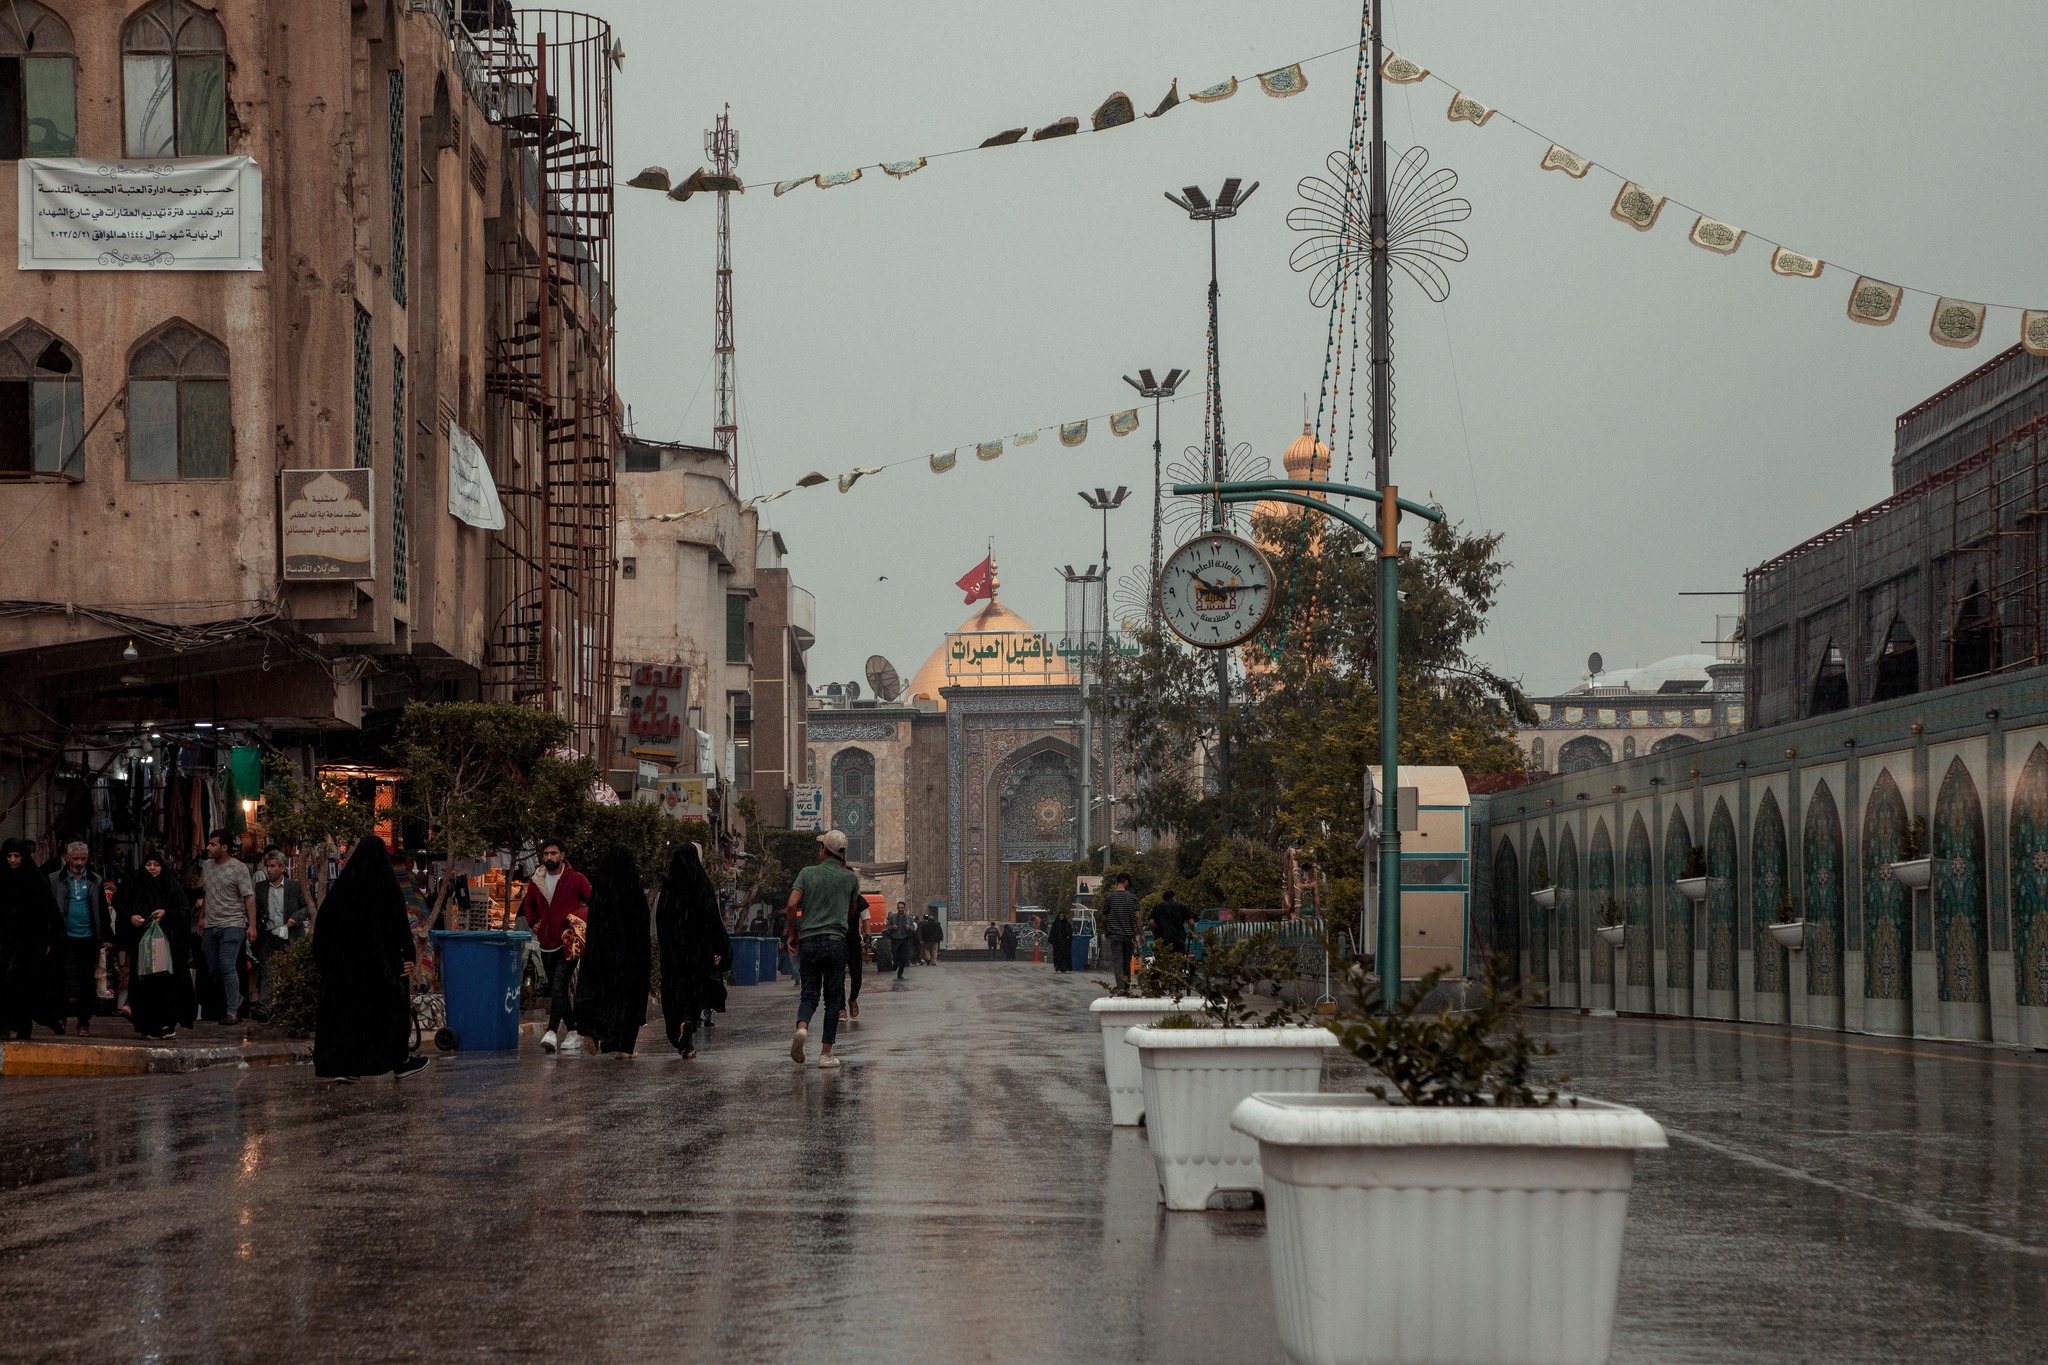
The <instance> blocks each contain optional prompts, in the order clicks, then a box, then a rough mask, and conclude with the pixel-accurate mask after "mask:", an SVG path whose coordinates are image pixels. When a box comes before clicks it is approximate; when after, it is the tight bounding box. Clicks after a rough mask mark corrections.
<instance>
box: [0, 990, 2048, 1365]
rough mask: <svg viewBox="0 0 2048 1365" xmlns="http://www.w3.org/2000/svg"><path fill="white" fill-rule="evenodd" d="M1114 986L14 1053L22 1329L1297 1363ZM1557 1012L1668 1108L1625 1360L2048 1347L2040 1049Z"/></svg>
mask: <svg viewBox="0 0 2048 1365" xmlns="http://www.w3.org/2000/svg"><path fill="white" fill-rule="evenodd" d="M1093 994H1094V987H1093V986H1092V985H1091V984H1090V982H1089V981H1088V979H1087V978H1084V977H1075V976H1055V975H1054V974H1053V973H1052V972H1051V971H1050V970H1049V969H1047V968H1044V967H1032V966H1029V965H1027V964H1022V963H1019V964H1016V965H1014V966H1013V965H1009V964H950V965H947V966H943V967H940V968H937V969H914V970H913V971H912V972H911V974H910V977H909V980H908V981H907V983H906V984H905V986H904V987H903V988H902V989H898V990H892V989H890V983H889V982H888V980H887V979H886V978H885V979H884V980H881V981H876V980H873V979H871V980H870V981H869V983H868V993H867V998H866V1000H865V1002H864V1003H865V1004H866V1006H867V1009H866V1017H865V1018H864V1019H863V1020H862V1023H861V1027H860V1028H859V1029H858V1030H857V1031H856V1032H854V1033H853V1034H852V1035H851V1037H850V1038H849V1039H848V1040H847V1042H846V1044H845V1048H844V1055H845V1058H846V1065H845V1067H844V1068H843V1069H842V1070H840V1071H838V1072H836V1073H832V1072H824V1073H821V1072H819V1071H817V1070H816V1069H815V1068H814V1067H807V1068H805V1069H804V1070H802V1071H799V1070H798V1069H797V1068H795V1067H794V1066H792V1065H791V1064H790V1062H789V1059H788V1056H787V1053H786V1047H787V1041H788V1031H787V1018H788V1014H789V1012H790V1010H791V1008H792V1006H793V1001H794V996H795V991H794V990H793V989H792V988H791V987H790V986H789V985H787V984H786V983H778V984H776V985H773V986H762V987H755V988H751V989H745V990H737V991H735V992H734V1002H735V1004H734V1011H733V1013H732V1014H730V1015H727V1016H725V1017H724V1022H723V1024H722V1025H721V1027H720V1028H718V1029H717V1030H715V1031H714V1032H713V1034H712V1035H711V1037H710V1040H709V1042H708V1044H707V1045H706V1046H705V1047H704V1049H703V1054H702V1056H700V1057H699V1058H698V1059H697V1060H695V1061H692V1062H683V1061H681V1060H680V1059H677V1058H674V1057H673V1056H664V1055H662V1053H663V1051H665V1045H664V1044H663V1042H662V1039H661V1036H660V1033H659V1030H658V1028H657V1027H656V1026H654V1025H650V1026H649V1028H648V1030H647V1031H646V1032H645V1033H644V1034H643V1035H642V1038H643V1043H642V1048H643V1052H642V1055H641V1056H640V1057H638V1058H636V1059H634V1060H632V1061H614V1060H607V1059H600V1058H596V1057H581V1058H560V1059H546V1058H543V1057H541V1056H539V1055H537V1054H535V1053H533V1052H532V1051H528V1052H526V1053H524V1054H522V1055H521V1056H519V1057H518V1058H516V1059H513V1058H483V1057H477V1056H469V1057H458V1058H455V1059H452V1060H451V1059H443V1060H441V1061H437V1063H436V1064H435V1065H434V1066H433V1067H432V1068H430V1069H429V1070H428V1071H427V1072H426V1073H425V1074H424V1075H423V1076H421V1077H419V1078H417V1079H414V1080H409V1081H406V1082H403V1083H399V1082H395V1081H390V1080H386V1081H381V1082H369V1083H365V1084H362V1085H358V1086H332V1085H327V1084H323V1083H321V1082H320V1081H318V1080H317V1079H316V1078H315V1077H314V1076H313V1075H312V1074H311V1070H310V1068H306V1067H276V1068H270V1069H266V1070H259V1071H241V1070H216V1071H208V1072H202V1073H199V1074H195V1075H189V1076H151V1077H137V1078H133V1079H122V1080H107V1081H98V1080H95V1081H86V1080H68V1079H40V1078H25V1079H16V1078H7V1079H5V1080H0V1210H4V1214H0V1302H5V1303H7V1304H8V1306H9V1307H8V1320H9V1329H10V1330H9V1331H8V1332H7V1333H6V1334H4V1335H0V1359H7V1360H13V1359H22V1360H29V1359H33V1360H39V1361H45V1360H81V1361H83V1360H90V1361H94V1362H103V1361H110V1360H131V1359H139V1358H145V1357H150V1358H160V1359H200V1360H215V1359H224V1360H230V1361H259V1360H264V1361H267V1360H275V1359H285V1358H295V1357H304V1358H312V1359H320V1360H379V1361H381V1360H394V1359H431V1360H445V1359H453V1358H474V1357H479V1356H488V1357H490V1358H492V1359H534V1360H549V1361H554V1360H561V1359H574V1360H579V1361H580V1360H591V1361H609V1360H661V1361H682V1360H691V1361H694V1360H707V1361H717V1362H720V1365H728V1363H737V1362H750V1361H798V1360H805V1361H808V1360H816V1361H888V1362H897V1361H911V1362H923V1361H931V1362H955V1361H1003V1362H1027V1361H1028V1362H1036V1361H1048V1362H1053V1361H1059V1362H1065V1361H1161V1362H1174V1363H1175V1365H1181V1363H1183V1362H1186V1363H1189V1365H1199V1363H1200V1362H1226V1361H1227V1362H1267V1361H1275V1360H1277V1359H1278V1353H1277V1351H1276V1350H1275V1349H1274V1346H1273V1328H1272V1306H1271V1298H1270V1288H1269V1282H1268V1277H1267V1270H1266V1249H1265V1241H1264V1219H1263V1215H1262V1214H1259V1213H1256V1212H1252V1213H1229V1214H1222V1213H1209V1214H1174V1215H1167V1214H1164V1213H1162V1212H1161V1211H1160V1210H1159V1209H1158V1207H1157V1205H1156V1202H1155V1199H1156V1196H1155V1187H1154V1184H1153V1179H1152V1171H1151V1163H1150V1158H1149V1156H1148V1155H1147V1153H1146V1150H1145V1146H1144V1138H1143V1135H1142V1133H1140V1132H1138V1131H1135V1130H1133V1131H1112V1130H1111V1129H1110V1128H1109V1127H1108V1125H1107V1123H1106V1109H1107V1102H1106V1099H1105V1097H1104V1095H1103V1091H1102V1082H1101V1073H1100V1062H1099V1053H1098V1051H1097V1042H1096V1037H1097V1035H1096V1033H1095V1030H1094V1027H1093V1021H1092V1020H1091V1019H1090V1017H1089V1016H1088V1014H1087V1013H1086V1003H1087V1001H1088V999H1090V998H1091V997H1092V995H1093ZM1539 1026H1540V1027H1541V1028H1543V1029H1545V1030H1547V1031H1550V1032H1553V1033H1554V1034H1555V1035H1556V1036H1557V1037H1558V1039H1559V1042H1560V1044H1561V1046H1563V1047H1564V1048H1565V1050H1566V1052H1567V1053H1568V1057H1567V1058H1566V1059H1565V1060H1566V1061H1567V1064H1568V1065H1569V1067H1570V1069H1571V1070H1572V1071H1573V1072H1574V1073H1575V1074H1576V1075H1579V1076H1581V1077H1583V1078H1585V1081H1586V1086H1585V1088H1586V1089H1587V1090H1588V1092H1590V1093H1595V1094H1601V1095H1606V1096H1611V1097H1614V1098H1620V1099H1628V1100H1634V1101H1637V1102H1640V1103H1643V1104H1644V1105H1645V1106H1646V1107H1648V1108H1650V1109H1651V1110H1652V1112H1653V1113H1656V1114H1658V1115H1659V1116H1660V1117H1662V1118H1664V1119H1666V1120H1667V1121H1668V1122H1669V1123H1670V1124H1671V1126H1672V1128H1673V1129H1674V1137H1675V1139H1676V1140H1675V1142H1674V1146H1673V1147H1672V1149H1671V1151H1670V1152H1668V1153H1666V1154H1662V1155H1657V1156H1652V1157H1649V1158H1646V1159H1645V1160H1644V1162H1643V1163H1642V1165H1641V1167H1640V1173H1639V1179H1638V1186H1637V1198H1636V1202H1635V1210H1634V1213H1635V1216H1634V1218H1633V1220H1632V1222H1631V1226H1630V1234H1629V1245H1628V1251H1627V1261H1626V1263H1625V1267H1624V1271H1623V1285H1622V1307H1621V1323H1620V1329H1619V1340H1618V1343H1617V1347H1616V1353H1615V1359H1616V1360H1617V1361H1624V1362H1653V1361H1654V1362H1664V1363H1667V1365H1668V1363H1669V1362H1684V1361H1701V1362H1706V1361H1717V1362H1718V1361H1742V1362H1763V1361H1769V1362H1778V1361H1784V1362H1791V1361H1829V1362H1836V1361H1841V1362H1848V1361H1893V1360H1898V1361H1907V1360H1910V1361H1932V1360H1952V1359H1953V1360H1964V1359H1994V1360H2003V1359H2010V1360H2019V1359H2032V1358H2038V1348H2039V1343H2040V1342H2041V1340H2042V1339H2043V1333H2044V1331H2048V1308H2044V1304H2048V1233H2044V1226H2048V1222H2044V1220H2048V1208H2044V1206H2043V1201H2044V1199H2048V1195H2044V1194H2043V1193H2042V1192H2041V1191H2042V1190H2044V1189H2048V1181H2043V1180H2041V1179H2040V1178H2038V1176H2039V1173H2038V1171H2037V1172H2034V1173H2033V1174H2032V1175H2029V1174H2028V1173H2027V1171H2028V1166H2029V1165H2030V1164H2038V1162H2037V1158H2038V1154H2039V1151H2040V1145H2039V1144H2040V1139H2039V1136H2038V1135H2039V1133H2040V1132H2041V1131H2042V1128H2041V1126H2040V1119H2041V1117H2042V1115H2043V1112H2044V1110H2048V1066H2044V1065H2042V1064H2040V1063H2039V1062H2038V1061H2036V1060H2035V1059H2032V1058H2030V1057H2025V1056H2020V1055H2016V1054H1993V1053H1987V1052H1979V1051H1976V1050H1973V1049H1962V1048H1931V1047H1927V1046H1924V1045H1900V1046H1898V1047H1892V1046H1891V1045H1890V1044H1886V1043H1881V1042H1879V1041H1877V1040H1854V1039H1850V1040H1845V1039H1841V1038H1838V1037H1834V1036H1828V1035H1790V1034H1787V1033H1786V1032H1784V1031H1781V1030H1772V1029H1758V1028H1754V1027H1750V1026H1727V1027H1716V1026H1706V1025H1696V1024H1664V1023H1659V1022H1654V1021H1637V1020H1597V1021H1596V1020H1583V1019H1579V1018H1577V1017H1575V1016H1574V1017H1561V1018H1555V1019H1544V1020H1541V1021H1539ZM1852 1048H1855V1049H1861V1050H1851V1049H1852ZM814 1051H815V1045H814ZM1361 1080H1362V1078H1361V1077H1360V1076H1359V1075H1358V1074H1357V1073H1356V1072H1354V1071H1350V1070H1348V1069H1346V1070H1344V1071H1342V1072H1340V1073H1338V1074H1335V1075H1333V1077H1332V1084H1333V1086H1338V1087H1343V1088H1354V1087H1355V1086H1357V1085H1358V1084H1359V1083H1360V1082H1361Z"/></svg>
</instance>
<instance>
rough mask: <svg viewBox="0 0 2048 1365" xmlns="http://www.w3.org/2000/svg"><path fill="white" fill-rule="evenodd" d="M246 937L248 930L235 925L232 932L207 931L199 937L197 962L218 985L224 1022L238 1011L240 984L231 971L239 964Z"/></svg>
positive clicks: (240, 1006) (233, 971) (240, 1005)
mask: <svg viewBox="0 0 2048 1365" xmlns="http://www.w3.org/2000/svg"><path fill="white" fill-rule="evenodd" d="M248 938H249V931H248V930H247V929H245V928H242V927H241V926H239V925H238V926H236V927H235V928H233V929H207V930H205V931H203V932H202V933H201V934H200V935H199V953H200V961H202V962H204V963H205V964H206V970H207V973H208V975H210V976H212V977H213V979H214V980H215V981H218V982H219V983H220V1002H221V1009H222V1010H224V1011H225V1013H224V1014H223V1015H222V1016H221V1017H222V1018H224V1019H232V1018H234V1017H235V1016H236V1015H237V1014H239V1013H241V1011H242V984H241V982H240V980H239V979H237V977H236V975H235V969H236V968H237V967H238V966H240V965H241V961H242V945H243V944H244V943H246V942H247V941H248Z"/></svg>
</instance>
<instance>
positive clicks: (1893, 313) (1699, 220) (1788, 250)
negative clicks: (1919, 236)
mask: <svg viewBox="0 0 2048 1365" xmlns="http://www.w3.org/2000/svg"><path fill="white" fill-rule="evenodd" d="M1380 75H1381V76H1383V77H1384V78H1385V79H1386V80H1388V81H1389V82H1392V83H1393V84H1396V85H1416V84H1419V83H1421V82H1423V81H1431V82H1434V83H1436V84H1437V85H1440V86H1442V87H1443V88H1444V89H1445V90H1448V91H1449V92H1450V97H1451V98H1450V104H1449V106H1448V107H1446V109H1445V110H1444V117H1445V118H1446V119H1448V120H1450V121H1451V122H1452V123H1468V124H1470V125H1472V126H1473V127H1474V128H1484V127H1485V126H1486V125H1487V124H1488V123H1490V122H1492V121H1493V119H1494V118H1495V117H1496V116H1498V117H1499V118H1500V119H1501V120H1502V121H1503V122H1505V123H1510V124H1513V125H1514V126H1515V127H1517V128H1519V129H1521V130H1522V131H1523V132H1524V133H1527V134H1529V135H1530V136H1531V137H1532V138H1534V139H1536V140H1537V141H1539V142H1541V143H1542V144H1543V147H1544V150H1543V154H1542V156H1541V157H1540V158H1539V159H1538V161H1537V163H1536V164H1537V168H1538V169H1539V170H1544V171H1556V172H1557V173H1559V174H1560V175H1564V176H1568V177H1570V178H1571V179H1573V180H1584V179H1585V178H1586V177H1587V175H1588V174H1589V173H1590V172H1591V171H1593V170H1594V169H1595V166H1596V164H1597V163H1596V162H1595V161H1594V160H1593V159H1592V158H1590V157H1586V156H1581V155H1580V154H1579V153H1577V152H1574V151H1572V150H1570V149H1569V148H1567V147H1565V146H1563V145H1562V144H1561V143H1559V142H1557V141H1556V140H1555V139H1553V138H1552V137H1550V136H1549V135H1548V134H1546V133H1543V132H1540V131H1538V130H1537V129H1535V128H1532V127H1530V126H1529V125H1528V124H1526V123H1524V122H1522V121H1521V120H1520V119H1518V118H1515V117H1514V116H1513V115H1511V114H1505V113H1502V112H1501V111H1500V110H1498V109H1495V108H1494V107H1492V106H1491V105H1488V104H1485V103H1483V102H1481V101H1480V100H1479V99H1477V98H1475V97H1474V96H1472V95H1469V94H1467V93H1465V92H1464V91H1463V90H1461V89H1459V88H1458V87H1457V86H1456V85H1454V84H1453V83H1452V82H1450V81H1448V80H1445V79H1444V78H1443V77H1442V76H1439V75H1436V74H1434V73H1432V72H1431V71H1430V70H1429V68H1427V67H1425V66H1422V65H1421V64H1419V63H1417V62H1414V61H1411V60H1410V59H1408V58H1406V57H1403V56H1400V55H1398V54H1389V55H1388V56H1387V57H1386V58H1385V59H1384V60H1383V61H1382V62H1381V64H1380ZM1599 169H1600V170H1601V171H1602V172H1603V173H1604V174H1606V175H1608V176H1611V177H1612V178H1613V179H1615V180H1617V181H1619V182H1620V188H1619V189H1617V190H1616V191H1615V195H1614V202H1613V203H1612V204H1611V205H1609V207H1608V210H1607V212H1608V216H1609V217H1611V218H1613V219H1615V220H1616V221H1617V222H1621V223H1625V224H1627V225H1628V226H1629V227H1631V228H1633V229H1635V230H1636V231H1637V232H1648V231H1650V229H1652V228H1654V227H1655V226H1657V222H1658V220H1659V219H1660V218H1661V217H1662V216H1663V213H1664V209H1665V207H1666V206H1667V205H1668V206H1672V207H1675V208H1677V209H1679V210H1681V211H1683V212H1685V213H1690V214H1692V215H1694V218H1693V223H1692V226H1691V227H1690V228H1689V229H1688V230H1687V231H1686V234H1685V235H1686V240H1687V241H1689V242H1691V243H1692V244H1693V245H1694V246H1696V247H1699V248H1700V249H1701V250H1703V251H1711V252H1713V253H1714V254H1716V255H1719V256H1732V255H1734V254H1735V253H1736V251H1737V250H1738V249H1740V248H1741V246H1742V244H1743V243H1744V242H1745V241H1747V240H1748V239H1750V238H1752V237H1754V238H1755V239H1756V240H1757V241H1758V242H1760V243H1762V244H1763V245H1764V246H1767V247H1769V248H1771V255H1770V262H1769V264H1770V270H1771V273H1772V274H1773V275H1776V276H1779V277H1780V278H1783V279H1794V280H1817V279H1819V278H1820V277H1821V273H1822V272H1823V271H1824V270H1825V269H1826V268H1827V263H1826V262H1824V261H1822V259H1821V258H1820V257H1819V256H1816V255H1812V254H1809V253H1807V252H1804V251H1798V250H1795V249H1793V248H1792V247H1789V246H1787V245H1785V244H1784V243H1782V242H1777V241H1773V240H1772V239H1771V238H1769V237H1766V236H1764V235H1763V234H1762V233H1760V232H1754V231H1750V230H1746V229H1743V228H1739V227H1737V226H1735V225H1734V224H1733V223H1729V222H1725V221H1723V220H1721V219H1719V218H1716V217H1714V216H1713V215H1712V214H1709V213H1706V212H1704V211H1703V210H1700V209H1697V208H1694V207H1693V206H1692V205H1690V204H1687V203H1685V202H1684V201H1682V200H1679V199H1676V198H1673V197H1671V196H1669V195H1664V194H1659V193H1657V192H1656V191H1654V190H1651V189H1648V188H1646V187H1644V186H1643V185H1641V184H1639V183H1637V182H1636V181H1635V180H1633V179H1631V178H1630V177H1628V176H1626V175H1623V174H1622V173H1621V172H1619V171H1617V170H1614V169H1613V168H1612V167H1608V166H1599ZM1835 269H1837V270H1838V271H1841V272H1842V273H1843V274H1849V275H1854V276H1855V283H1854V284H1852V285H1850V287H1849V297H1848V302H1847V305H1846V309H1845V311H1846V312H1847V314H1848V317H1849V320H1850V321H1851V322H1859V323H1862V324H1864V325H1866V326H1870V327H1888V326H1890V325H1891V324H1892V323H1894V322H1896V321H1898V319H1899V313H1900V310H1901V307H1902V306H1903V304H1904V301H1905V296H1906V295H1908V294H1918V295H1921V296H1923V297H1926V298H1931V299H1933V300H1934V306H1933V312H1932V315H1931V316H1930V318H1929V320H1928V324H1927V335H1928V337H1929V338H1930V339H1932V340H1933V341H1934V342H1936V343H1937V344H1939V345H1942V346H1953V347H1956V348H1959V349H1967V348H1969V347H1971V346H1975V345H1976V344H1977V343H1978V342H1979V341H1981V340H1983V339H1984V330H1985V319H1986V315H1987V314H1988V313H1989V312H1990V311H1991V310H1993V309H1998V310H2002V311H2008V312H2014V313H2018V314H2019V322H2020V326H2019V332H2020V337H2019V340H2020V345H2021V346H2022V347H2024V348H2025V349H2026V350H2027V351H2029V352H2030V353H2032V354H2034V355H2043V356H2048V308H2027V307H2024V306H2022V305H2019V304H2005V303H1991V304H1986V303H1977V302H1974V301H1972V300H1969V299H1961V298H1954V297H1951V296H1949V295H1946V294H1943V293H1941V292H1940V291H1939V290H1934V289H1921V288H1918V287H1916V286H1913V285H1909V284H1893V283H1890V282H1888V281H1886V280H1881V279H1878V278H1876V277H1874V276H1870V275H1865V274H1863V273H1861V272H1860V271H1853V270H1850V269H1849V268H1848V267H1846V266H1843V265H1840V264H1839V263H1837V264H1836V266H1835Z"/></svg>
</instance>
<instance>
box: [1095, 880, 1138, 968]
mask: <svg viewBox="0 0 2048 1365" xmlns="http://www.w3.org/2000/svg"><path fill="white" fill-rule="evenodd" d="M1102 906H1103V916H1102V933H1103V938H1104V943H1103V946H1102V951H1103V952H1105V953H1108V954H1110V956H1111V958H1112V959H1113V960H1114V962H1115V963H1116V988H1117V989H1118V990H1119V991H1127V990H1129V989H1130V988H1131V954H1132V953H1133V952H1135V951H1136V950H1137V946H1138V898H1137V897H1136V896H1134V895H1132V894H1131V874H1130V873H1128V872H1119V873H1117V874H1116V890H1114V891H1112V892H1110V893H1109V895H1107V896H1105V897H1104V898H1103V902H1102Z"/></svg>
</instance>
